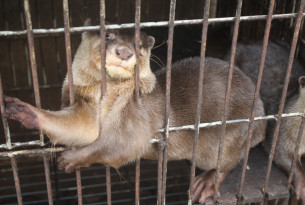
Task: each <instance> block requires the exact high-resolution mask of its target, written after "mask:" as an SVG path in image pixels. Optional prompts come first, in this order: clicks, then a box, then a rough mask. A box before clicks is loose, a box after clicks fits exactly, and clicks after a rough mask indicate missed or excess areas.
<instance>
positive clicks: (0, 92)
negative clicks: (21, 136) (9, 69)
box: [0, 75, 12, 149]
mask: <svg viewBox="0 0 305 205" xmlns="http://www.w3.org/2000/svg"><path fill="white" fill-rule="evenodd" d="M0 109H1V117H2V123H3V129H4V135H5V140H6V146H7V148H8V149H12V141H11V135H10V128H9V126H8V123H7V120H6V118H4V117H3V113H4V110H5V108H4V102H3V87H2V78H1V75H0Z"/></svg>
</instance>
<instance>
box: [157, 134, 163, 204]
mask: <svg viewBox="0 0 305 205" xmlns="http://www.w3.org/2000/svg"><path fill="white" fill-rule="evenodd" d="M162 164H163V140H162V139H160V141H159V142H158V196H157V205H161V204H162Z"/></svg>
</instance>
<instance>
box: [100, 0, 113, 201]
mask: <svg viewBox="0 0 305 205" xmlns="http://www.w3.org/2000/svg"><path fill="white" fill-rule="evenodd" d="M105 18H106V13H105V0H101V1H100V37H101V48H100V52H101V75H102V80H101V81H102V83H101V89H102V95H101V100H102V98H103V96H104V95H106V92H107V82H106V68H105V63H106V28H105ZM105 168H106V184H107V186H106V188H107V204H108V205H111V175H110V167H109V166H108V165H106V166H105Z"/></svg>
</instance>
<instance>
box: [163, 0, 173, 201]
mask: <svg viewBox="0 0 305 205" xmlns="http://www.w3.org/2000/svg"><path fill="white" fill-rule="evenodd" d="M175 11H176V0H171V2H170V14H169V28H168V40H167V65H166V98H165V137H164V149H163V173H162V197H161V198H162V203H163V204H165V197H166V175H167V148H168V147H167V145H168V137H169V123H170V122H169V110H170V87H171V72H172V55H173V38H174V27H175V24H174V21H175Z"/></svg>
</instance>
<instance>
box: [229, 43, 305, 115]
mask: <svg viewBox="0 0 305 205" xmlns="http://www.w3.org/2000/svg"><path fill="white" fill-rule="evenodd" d="M262 50H263V43H262V42H255V43H250V44H244V43H238V44H237V46H236V55H235V66H237V67H238V68H239V69H241V70H242V71H243V72H244V73H245V74H246V75H247V76H249V77H250V78H251V79H252V80H253V82H254V83H255V84H256V83H257V78H258V72H259V65H260V61H261V53H262ZM289 52H290V47H289V45H288V44H287V42H285V41H283V40H273V41H270V42H269V43H268V47H267V53H266V59H265V65H264V66H265V68H264V72H263V78H262V82H261V90H260V94H261V98H262V100H263V102H264V107H265V111H266V114H267V115H274V114H277V112H278V108H279V102H280V99H281V95H282V90H283V87H284V79H285V75H286V70H287V67H288V60H289V59H288V57H289ZM230 57H231V54H230V52H228V54H227V55H225V57H224V60H225V61H228V62H229V61H230ZM302 75H305V70H304V68H303V66H302V65H301V63H300V62H299V61H298V60H295V61H294V63H293V67H292V71H291V75H290V81H289V86H288V92H287V98H290V97H292V96H293V95H295V94H296V93H297V92H298V88H299V85H298V78H299V77H300V76H302ZM270 79H272V80H270Z"/></svg>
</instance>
